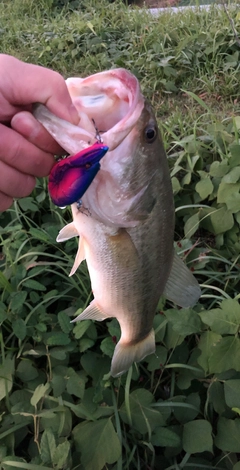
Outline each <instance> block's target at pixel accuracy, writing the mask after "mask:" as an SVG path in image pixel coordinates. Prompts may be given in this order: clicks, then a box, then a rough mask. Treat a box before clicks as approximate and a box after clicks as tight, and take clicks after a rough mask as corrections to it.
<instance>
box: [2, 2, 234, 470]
mask: <svg viewBox="0 0 240 470" xmlns="http://www.w3.org/2000/svg"><path fill="white" fill-rule="evenodd" d="M229 12H230V15H231V17H232V19H233V21H234V24H235V28H236V30H237V31H238V30H240V16H239V13H238V8H237V7H236V8H234V7H232V8H231V9H229ZM0 46H1V49H0V50H1V52H5V53H9V54H13V55H15V56H17V57H19V58H20V59H23V60H25V61H29V62H33V63H36V64H41V65H43V66H48V67H51V68H53V69H55V70H58V71H59V72H61V73H62V74H63V75H64V76H65V77H69V76H73V75H78V76H86V75H89V74H92V73H94V72H97V71H101V70H105V69H108V68H111V67H125V68H127V69H129V70H131V71H132V72H133V73H135V74H136V76H137V77H138V78H139V80H140V82H141V86H142V90H143V92H144V94H145V96H147V98H148V99H149V100H150V101H151V103H152V105H153V107H154V109H155V112H156V115H157V118H158V122H159V125H160V127H161V130H162V134H163V141H164V145H165V148H166V151H167V154H168V157H169V167H170V171H171V176H172V182H173V190H174V197H175V206H176V227H175V241H176V242H175V245H176V250H177V251H178V252H179V253H180V255H181V256H182V257H183V258H184V259H185V261H186V263H187V264H188V266H189V267H190V268H191V269H192V270H194V272H195V274H196V276H197V278H198V280H199V282H200V284H201V286H202V291H203V296H202V298H201V300H200V302H199V303H198V304H197V305H196V306H195V307H194V309H191V310H184V309H182V310H178V309H175V308H174V307H173V306H172V305H171V304H168V303H166V302H165V301H164V299H161V300H160V302H159V306H158V307H159V308H158V313H157V315H156V316H155V319H154V328H155V333H156V343H157V355H153V356H150V357H148V358H146V360H145V361H143V362H142V363H140V364H138V365H133V367H132V368H131V370H130V371H129V372H128V373H127V374H125V375H124V376H122V377H121V378H119V379H113V378H111V377H110V376H109V368H110V361H111V356H112V353H113V350H114V347H115V340H116V339H118V338H119V335H120V331H119V326H118V324H117V322H116V320H115V319H113V320H111V321H109V322H103V323H98V322H96V323H94V322H91V321H85V322H83V323H78V324H75V325H73V324H71V323H70V322H69V319H71V317H73V316H75V314H76V311H77V310H78V311H79V313H80V311H81V310H82V309H84V308H85V306H86V305H87V304H88V303H89V301H90V300H91V288H90V281H89V277H88V273H87V268H86V265H85V264H84V263H83V264H82V265H81V267H80V268H79V269H78V271H77V273H76V274H75V275H74V276H73V277H71V278H69V277H68V273H69V272H70V269H71V265H72V263H73V259H74V256H75V254H76V250H77V241H76V240H69V241H67V242H66V243H64V244H57V243H56V241H55V239H56V236H57V233H58V231H59V229H60V228H61V227H62V226H63V225H64V224H65V223H66V222H67V221H69V220H70V219H71V214H70V211H69V210H68V209H66V210H64V211H61V210H60V209H58V208H56V207H55V206H53V204H52V203H51V202H50V200H49V196H48V193H47V184H46V181H43V180H39V181H38V184H37V187H36V189H35V190H34V192H33V194H32V195H31V196H30V197H28V198H24V199H22V200H19V201H16V202H15V203H14V205H13V207H12V208H11V209H9V210H8V211H7V212H5V213H4V214H2V215H0V240H1V249H2V252H1V257H0V258H1V259H0V266H1V272H0V295H1V297H0V324H1V331H0V343H1V359H2V361H1V365H0V399H1V402H0V420H1V421H0V469H3V470H15V469H18V468H24V469H29V470H38V469H39V470H44V469H45V468H52V469H55V470H57V469H59V470H63V469H64V470H101V469H102V468H104V469H115V470H122V469H123V470H127V469H130V470H132V469H133V470H135V469H142V468H149V469H156V470H158V469H163V470H170V469H174V470H175V469H176V470H177V469H185V468H187V469H190V470H195V469H208V468H215V469H219V470H220V469H222V470H225V469H229V470H231V469H234V470H239V468H240V467H239V463H238V460H239V454H240V444H239V442H240V419H239V414H240V412H239V409H240V401H239V393H240V375H239V373H240V339H239V327H240V306H239V303H238V299H239V291H240V289H239V287H240V285H239V274H240V262H239V256H240V255H239V253H240V242H239V224H240V205H239V198H240V196H239V191H240V182H239V180H240V178H239V177H238V174H239V175H240V170H239V168H240V144H239V132H240V118H239V115H240V109H239V78H240V76H239V46H238V44H237V42H236V38H235V37H234V34H233V31H232V28H231V26H230V23H229V19H228V17H227V15H226V14H225V12H224V10H223V9H220V8H212V9H211V10H210V11H209V12H205V11H201V12H199V11H198V10H197V11H187V12H184V13H179V14H178V15H174V16H171V15H170V14H169V13H168V12H166V13H165V14H164V15H162V16H161V17H159V18H155V17H154V18H152V17H149V15H148V14H147V12H143V13H140V12H139V10H138V9H134V8H128V7H126V6H125V5H124V4H123V3H122V2H120V1H116V2H112V3H111V2H110V3H109V2H107V1H106V0H102V1H100V2H95V1H89V2H86V1H80V0H79V1H78V0H72V1H71V2H69V4H67V3H66V2H61V1H59V2H57V1H56V0H42V1H39V2H33V1H30V0H15V1H13V2H9V1H7V0H6V1H0Z"/></svg>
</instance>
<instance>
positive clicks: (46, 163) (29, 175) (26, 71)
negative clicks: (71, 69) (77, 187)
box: [0, 54, 79, 211]
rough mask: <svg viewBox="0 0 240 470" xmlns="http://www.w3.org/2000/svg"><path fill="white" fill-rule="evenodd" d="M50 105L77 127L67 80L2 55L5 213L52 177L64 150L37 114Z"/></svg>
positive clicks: (0, 152) (1, 190)
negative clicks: (37, 183)
mask: <svg viewBox="0 0 240 470" xmlns="http://www.w3.org/2000/svg"><path fill="white" fill-rule="evenodd" d="M36 102H40V103H42V104H45V105H46V106H47V107H48V108H49V110H50V111H52V112H53V113H54V114H56V115H57V116H59V117H61V118H63V119H65V120H67V121H69V122H72V123H73V124H77V123H78V120H79V118H78V114H77V112H76V110H75V108H74V106H73V105H72V102H71V98H70V95H69V93H68V90H67V87H66V84H65V81H64V79H63V77H62V76H61V75H60V74H58V73H57V72H54V71H52V70H50V69H46V68H44V67H40V66H37V65H33V64H27V63H24V62H21V61H20V60H18V59H16V58H14V57H11V56H8V55H4V54H0V211H4V210H6V209H8V208H9V207H10V206H11V204H12V202H13V198H18V197H25V196H28V195H29V194H30V193H31V192H32V190H33V189H34V186H35V177H41V176H47V175H48V174H49V172H50V170H51V168H52V166H53V164H54V158H53V155H54V154H61V153H62V149H61V148H60V147H59V145H58V144H57V143H56V142H55V141H54V140H53V138H52V137H51V136H50V135H49V134H48V132H47V131H46V130H45V129H44V128H43V126H42V125H41V124H40V123H39V122H38V121H37V120H36V119H35V118H34V116H33V115H32V113H31V111H32V104H33V103H36Z"/></svg>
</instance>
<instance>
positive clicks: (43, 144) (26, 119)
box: [11, 111, 66, 155]
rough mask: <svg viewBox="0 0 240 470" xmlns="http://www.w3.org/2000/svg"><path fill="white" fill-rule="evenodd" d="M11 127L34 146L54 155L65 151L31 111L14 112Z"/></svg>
mask: <svg viewBox="0 0 240 470" xmlns="http://www.w3.org/2000/svg"><path fill="white" fill-rule="evenodd" d="M11 126H12V128H13V129H14V130H15V131H17V132H18V133H19V134H21V135H22V136H23V137H26V139H27V140H28V141H30V142H32V144H34V145H35V146H36V147H38V148H40V149H42V150H44V151H45V152H50V153H52V154H55V155H63V154H64V153H66V152H65V151H64V150H63V149H62V148H61V147H60V145H59V144H58V143H57V142H56V141H55V140H54V139H53V137H52V136H51V135H50V134H49V133H48V132H47V131H46V129H45V128H44V127H43V126H42V124H40V123H39V122H38V121H37V120H36V119H35V118H34V116H33V115H32V114H31V113H28V112H27V111H22V112H20V113H17V114H15V116H14V117H13V118H12V121H11Z"/></svg>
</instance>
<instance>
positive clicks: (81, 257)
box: [69, 237, 86, 277]
mask: <svg viewBox="0 0 240 470" xmlns="http://www.w3.org/2000/svg"><path fill="white" fill-rule="evenodd" d="M85 258H86V256H85V250H84V238H83V237H81V238H79V243H78V251H77V254H76V258H75V261H74V264H73V267H72V269H71V272H70V274H69V277H70V276H73V274H74V273H75V272H76V271H77V268H78V267H79V266H80V264H81V262H82V261H83V260H84V259H85Z"/></svg>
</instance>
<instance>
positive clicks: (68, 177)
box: [48, 142, 108, 207]
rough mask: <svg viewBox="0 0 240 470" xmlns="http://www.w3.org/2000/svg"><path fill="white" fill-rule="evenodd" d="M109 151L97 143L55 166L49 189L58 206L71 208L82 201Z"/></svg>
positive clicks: (50, 176) (50, 177) (51, 174)
mask: <svg viewBox="0 0 240 470" xmlns="http://www.w3.org/2000/svg"><path fill="white" fill-rule="evenodd" d="M107 151H108V147H107V146H106V145H103V144H101V143H99V142H96V143H95V144H93V145H92V146H91V147H88V148H86V149H84V150H81V151H80V152H78V153H77V154H76V155H73V156H70V157H68V158H65V159H64V160H61V161H59V162H57V163H56V165H54V167H53V168H52V170H51V173H50V175H49V181H48V189H49V193H50V196H51V199H52V201H53V203H54V204H55V205H56V206H59V207H64V206H69V205H70V204H74V203H75V202H78V201H79V200H80V199H81V197H82V196H83V195H84V193H85V192H86V190H87V189H88V187H89V186H90V184H91V182H92V181H93V179H94V178H95V176H96V174H97V173H98V171H99V170H100V163H99V162H100V160H101V159H102V158H103V157H104V155H105V153H106V152H107Z"/></svg>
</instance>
